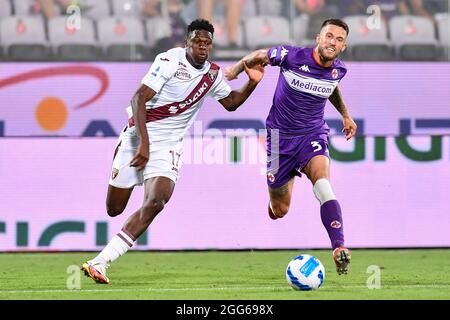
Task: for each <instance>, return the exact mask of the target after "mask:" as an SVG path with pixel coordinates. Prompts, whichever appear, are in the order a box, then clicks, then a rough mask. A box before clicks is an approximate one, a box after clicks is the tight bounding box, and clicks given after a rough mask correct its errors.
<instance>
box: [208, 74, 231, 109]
mask: <svg viewBox="0 0 450 320" xmlns="http://www.w3.org/2000/svg"><path fill="white" fill-rule="evenodd" d="M216 81H217V82H218V83H217V84H216V85H215V86H214V88H213V90H212V92H211V97H212V98H213V99H214V100H217V101H219V100H222V99H224V98H226V97H228V96H229V95H230V93H231V88H230V86H229V85H228V83H226V82H225V79H224V77H223V73H222V70H221V69H219V75H218V77H217V79H216Z"/></svg>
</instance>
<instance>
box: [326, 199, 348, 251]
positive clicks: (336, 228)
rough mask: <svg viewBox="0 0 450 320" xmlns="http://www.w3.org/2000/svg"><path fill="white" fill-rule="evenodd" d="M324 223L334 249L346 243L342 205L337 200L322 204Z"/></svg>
mask: <svg viewBox="0 0 450 320" xmlns="http://www.w3.org/2000/svg"><path fill="white" fill-rule="evenodd" d="M320 216H321V218H322V223H323V225H324V226H325V229H327V232H328V236H329V237H330V240H331V246H332V247H333V250H334V249H336V248H337V247H340V246H343V245H344V225H343V222H342V213H341V206H340V205H339V202H338V201H337V200H330V201H327V202H325V203H324V204H322V205H321V206H320Z"/></svg>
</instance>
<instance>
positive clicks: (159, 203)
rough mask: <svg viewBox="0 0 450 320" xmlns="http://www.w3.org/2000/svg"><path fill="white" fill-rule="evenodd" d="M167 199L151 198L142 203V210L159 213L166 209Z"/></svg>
mask: <svg viewBox="0 0 450 320" xmlns="http://www.w3.org/2000/svg"><path fill="white" fill-rule="evenodd" d="M165 205H166V201H164V200H163V199H149V200H147V201H145V202H144V204H143V205H142V211H143V212H148V213H152V214H158V213H159V212H161V211H162V210H163V209H164V206H165Z"/></svg>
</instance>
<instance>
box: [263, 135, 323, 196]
mask: <svg viewBox="0 0 450 320" xmlns="http://www.w3.org/2000/svg"><path fill="white" fill-rule="evenodd" d="M327 138H328V135H327V134H326V133H314V132H313V133H310V134H306V135H303V136H296V137H287V138H286V137H278V136H277V135H274V134H273V133H272V134H270V133H269V131H268V134H267V185H268V186H269V187H270V188H274V189H276V188H280V187H282V186H284V185H285V184H286V183H288V181H289V180H291V178H292V177H294V176H299V177H301V171H302V170H303V168H305V166H306V165H307V164H308V162H309V160H311V159H312V158H313V157H315V156H317V155H324V156H327V157H329V154H328V140H327ZM277 141H278V143H277Z"/></svg>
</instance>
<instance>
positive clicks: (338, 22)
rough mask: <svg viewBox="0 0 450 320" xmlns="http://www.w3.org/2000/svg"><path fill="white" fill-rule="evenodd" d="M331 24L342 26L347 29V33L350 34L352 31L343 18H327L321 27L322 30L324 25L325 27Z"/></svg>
mask: <svg viewBox="0 0 450 320" xmlns="http://www.w3.org/2000/svg"><path fill="white" fill-rule="evenodd" d="M329 24H332V25H334V26H338V27H341V28H342V29H344V30H345V32H347V35H348V33H349V32H350V30H349V28H348V25H347V24H346V23H345V22H344V21H343V20H341V19H327V20H325V21H324V22H323V23H322V27H321V28H320V30H322V29H323V27H325V26H327V25H329Z"/></svg>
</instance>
